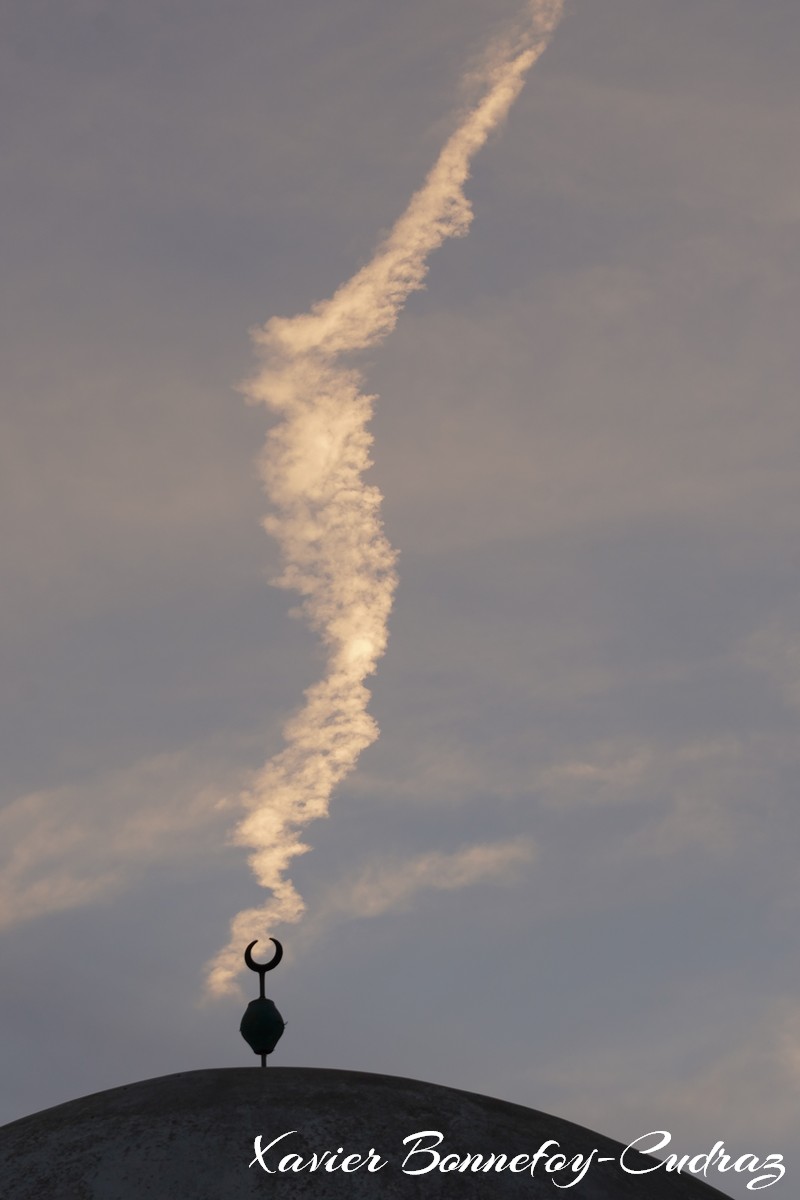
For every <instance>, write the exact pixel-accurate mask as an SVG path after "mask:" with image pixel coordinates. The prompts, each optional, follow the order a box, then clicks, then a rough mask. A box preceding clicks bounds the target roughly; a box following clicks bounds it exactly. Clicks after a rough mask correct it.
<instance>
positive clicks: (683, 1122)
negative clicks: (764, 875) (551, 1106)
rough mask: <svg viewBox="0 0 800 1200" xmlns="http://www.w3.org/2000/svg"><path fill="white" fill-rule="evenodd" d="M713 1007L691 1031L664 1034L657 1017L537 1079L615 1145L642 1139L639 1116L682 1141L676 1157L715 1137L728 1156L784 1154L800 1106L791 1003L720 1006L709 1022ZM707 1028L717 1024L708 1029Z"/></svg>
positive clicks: (796, 1014)
mask: <svg viewBox="0 0 800 1200" xmlns="http://www.w3.org/2000/svg"><path fill="white" fill-rule="evenodd" d="M740 996H742V997H744V996H745V993H744V991H742V992H741V993H740ZM713 1007H714V1005H713V1003H711V1002H710V1001H709V1002H708V1003H706V1004H705V1005H704V1006H702V1007H701V1006H700V1005H698V1006H697V1007H696V1009H695V1020H694V1023H693V1024H691V1025H689V1026H688V1027H685V1028H684V1029H682V1030H677V1031H676V1030H674V1029H672V1030H670V1031H669V1032H666V1031H665V1030H664V1028H663V1022H664V1021H665V1020H667V1019H669V1018H668V1017H667V1016H666V1015H665V1013H664V1012H663V1011H662V1012H659V1013H658V1014H655V1015H654V1027H653V1028H651V1030H650V1032H649V1036H648V1035H647V1034H645V1035H644V1041H642V1037H643V1035H642V1034H641V1033H640V1032H638V1031H637V1034H636V1036H635V1038H631V1040H630V1041H629V1042H628V1043H626V1044H621V1045H616V1046H614V1047H607V1048H603V1049H602V1050H598V1048H597V1047H596V1046H595V1047H592V1048H586V1049H585V1050H584V1052H583V1053H582V1054H581V1057H580V1059H575V1060H574V1061H567V1062H562V1063H560V1064H558V1065H553V1066H551V1067H548V1066H543V1067H542V1068H541V1069H540V1070H539V1072H538V1074H539V1078H540V1079H541V1080H542V1082H543V1084H544V1086H550V1087H552V1088H554V1090H555V1091H556V1092H560V1091H561V1090H562V1089H564V1090H565V1091H566V1092H568V1093H572V1094H573V1095H574V1096H576V1097H579V1099H577V1100H576V1101H575V1102H574V1104H575V1107H574V1109H573V1117H574V1118H576V1119H578V1120H580V1121H582V1122H585V1123H587V1124H589V1125H591V1126H592V1127H593V1128H597V1129H599V1130H602V1131H610V1132H612V1134H613V1136H615V1137H618V1138H622V1139H627V1138H629V1137H636V1136H639V1135H640V1134H642V1133H645V1132H646V1129H645V1128H644V1127H642V1114H643V1113H646V1114H647V1116H646V1120H647V1122H648V1123H649V1124H648V1126H647V1128H664V1129H670V1131H671V1132H672V1133H673V1141H674V1143H675V1145H676V1146H677V1145H679V1144H681V1143H685V1144H684V1145H682V1146H681V1152H682V1153H688V1152H691V1153H696V1152H697V1151H698V1150H700V1149H702V1148H703V1143H704V1142H708V1143H709V1146H710V1145H711V1144H713V1143H714V1142H715V1141H716V1140H717V1139H718V1138H719V1139H722V1140H724V1141H725V1142H726V1144H727V1145H728V1146H729V1147H731V1146H734V1147H738V1149H737V1151H736V1152H737V1154H741V1153H743V1152H744V1151H746V1150H750V1149H752V1148H753V1146H754V1144H761V1145H766V1144H768V1145H769V1148H770V1150H772V1151H777V1152H781V1151H785V1150H788V1149H792V1148H793V1147H792V1146H791V1144H788V1145H787V1139H789V1138H793V1137H794V1136H795V1135H796V1125H797V1119H796V1114H797V1109H798V1103H800V1006H799V1005H798V1003H797V1001H796V999H794V998H792V997H788V996H777V997H771V998H769V999H768V1000H766V1001H763V1002H762V1003H761V1005H760V1010H759V1011H757V1013H756V1015H755V1017H753V1015H752V1012H747V1013H745V1014H741V1013H740V1014H739V1015H738V1016H737V1017H735V1018H732V1017H731V1016H730V1015H729V1014H727V1015H726V1014H725V1012H724V1005H720V1012H719V1013H718V1014H717V1015H716V1017H715V1014H714V1013H713V1011H712V1010H713ZM707 1022H711V1023H712V1024H716V1032H713V1031H711V1030H710V1029H709V1028H708V1026H707V1024H706V1023H707ZM720 1029H721V1030H722V1031H723V1037H722V1039H720V1037H719V1031H720ZM671 1076H672V1078H670V1077H671ZM676 1076H677V1077H676ZM609 1080H614V1086H613V1088H609ZM748 1143H749V1145H748ZM706 1148H708V1147H706ZM709 1182H712V1181H711V1180H709Z"/></svg>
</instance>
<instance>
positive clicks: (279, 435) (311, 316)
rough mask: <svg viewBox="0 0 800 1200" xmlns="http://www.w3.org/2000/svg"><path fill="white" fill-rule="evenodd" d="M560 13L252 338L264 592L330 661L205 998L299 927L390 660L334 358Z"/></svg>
mask: <svg viewBox="0 0 800 1200" xmlns="http://www.w3.org/2000/svg"><path fill="white" fill-rule="evenodd" d="M562 9H563V0H532V2H531V3H530V4H529V5H528V6H527V8H526V11H525V16H524V20H522V21H521V22H520V24H519V25H518V27H517V28H516V29H515V30H512V31H511V32H510V33H509V34H508V35H507V37H506V38H505V39H504V40H503V41H502V42H498V43H496V44H495V45H494V46H493V47H492V49H491V51H490V53H489V54H488V55H487V57H486V60H485V64H484V66H483V68H482V70H481V72H480V73H479V80H478V82H480V84H481V85H482V88H483V95H482V97H481V99H480V100H479V101H478V102H477V103H476V104H475V105H474V106H473V107H472V108H471V109H470V110H469V111H468V112H467V113H466V115H465V116H464V117H463V119H462V120H461V122H460V123H459V125H458V127H457V128H456V130H455V132H454V133H453V134H452V135H451V137H450V138H449V139H448V141H447V143H446V144H445V146H444V147H443V149H442V151H441V153H440V155H439V158H438V159H437V161H436V163H435V164H434V166H433V168H432V170H431V171H430V173H429V175H428V177H427V179H426V181H425V183H424V185H423V186H422V188H420V190H419V191H418V192H417V193H416V194H415V195H414V196H413V197H412V199H411V202H410V203H409V205H408V207H407V209H406V211H405V212H404V213H403V214H402V216H401V217H400V218H399V220H398V221H397V223H396V224H395V226H394V228H393V229H392V230H391V232H390V233H389V235H388V237H387V238H386V239H385V241H384V242H383V243H382V244H381V245H380V246H379V247H378V249H377V251H376V253H375V254H374V256H373V258H372V259H371V261H370V262H369V263H368V264H367V265H366V266H365V267H363V268H362V269H361V270H360V271H358V272H357V273H356V274H355V275H354V276H353V277H352V278H351V279H349V280H348V281H347V282H346V283H344V284H343V285H342V286H341V287H340V288H339V289H338V290H337V291H336V292H335V294H334V295H333V296H332V297H331V298H330V299H329V300H326V301H322V302H320V303H318V304H315V305H314V306H313V308H312V309H311V311H310V312H309V313H304V314H301V315H299V316H295V317H291V318H282V317H280V318H279V317H276V318H273V319H272V320H270V321H268V322H267V324H266V325H265V326H264V327H263V329H259V330H258V331H257V332H256V333H255V335H254V338H255V342H256V345H257V347H258V349H259V351H260V352H261V354H262V356H263V358H264V360H265V366H264V369H263V370H262V371H261V372H260V373H259V374H258V375H257V376H256V377H255V378H254V379H253V380H251V381H250V382H249V383H248V385H247V388H246V392H247V395H248V398H249V399H250V401H251V402H253V403H263V404H265V405H266V406H267V407H268V408H270V409H272V410H273V411H274V412H276V413H278V414H280V416H281V417H282V420H281V421H280V422H279V423H278V424H277V425H276V427H275V428H274V429H273V430H272V431H271V432H270V434H269V436H268V438H267V443H266V446H265V449H264V453H263V458H262V461H261V472H262V478H263V481H264V487H265V491H266V493H267V496H268V497H269V499H270V501H271V503H272V514H271V515H270V516H269V517H268V518H267V519H266V520H265V522H264V525H265V528H266V529H267V531H268V532H269V533H270V534H272V535H273V537H275V538H276V540H277V541H278V542H279V544H280V547H281V551H282V556H283V564H284V566H283V572H282V574H281V576H280V577H279V578H278V579H277V580H276V581H275V582H276V583H277V584H278V586H280V587H285V588H289V589H292V590H295V591H297V592H299V593H300V595H301V596H302V611H303V613H304V614H305V616H306V618H307V620H308V622H309V624H310V625H311V627H312V628H313V629H314V630H315V631H316V632H317V633H318V634H319V636H320V637H321V639H322V642H323V644H324V646H325V647H326V650H327V673H326V675H325V678H324V679H322V680H321V681H320V682H319V683H316V684H314V685H313V686H312V687H310V688H309V689H308V690H307V691H306V693H305V704H304V706H303V707H302V708H301V709H300V711H299V712H298V713H297V714H296V715H295V716H294V717H293V718H292V719H291V720H290V721H289V722H288V723H287V725H286V727H285V729H284V738H285V747H284V749H283V750H281V751H280V753H278V754H277V755H276V756H275V757H274V758H272V759H270V760H269V762H267V763H266V765H265V766H264V767H263V769H262V770H261V771H260V772H259V773H258V774H257V775H256V776H255V777H254V779H253V780H252V782H251V785H250V788H249V790H248V792H247V793H246V794H245V795H244V797H243V803H244V805H245V808H246V809H247V815H246V816H245V817H244V819H243V820H242V821H241V822H240V823H239V825H238V826H237V827H236V830H235V832H234V835H233V837H234V840H235V842H236V843H237V844H238V845H241V846H245V847H247V848H248V849H249V850H250V855H249V862H250V865H251V867H252V869H253V872H254V873H255V876H256V878H257V880H258V882H259V883H260V884H261V885H262V886H263V887H264V888H267V889H269V891H270V892H271V896H270V898H269V899H268V900H267V902H266V903H265V904H264V905H263V906H261V907H259V908H251V909H246V910H245V911H243V912H240V913H239V914H238V915H237V916H236V917H234V919H233V921H232V923H231V936H230V941H229V943H228V945H227V946H226V947H225V948H224V949H223V950H221V951H220V953H219V954H218V955H217V956H216V957H215V958H214V959H213V960H212V962H211V964H210V966H209V971H208V986H209V989H210V990H211V991H212V992H215V993H222V992H225V991H227V990H229V989H230V988H231V986H232V983H233V980H234V977H235V975H236V974H237V973H238V971H239V969H240V967H241V953H242V946H243V945H244V944H245V943H247V942H248V941H250V940H252V938H253V937H254V936H257V937H262V938H263V937H265V936H266V935H267V933H268V932H269V931H270V930H271V929H273V928H274V926H275V925H276V924H277V923H279V922H293V921H297V920H299V918H300V917H301V916H302V913H303V911H304V904H303V901H302V898H301V897H300V895H299V894H298V892H297V890H296V888H295V887H294V885H293V883H292V882H291V880H290V879H289V878H288V876H287V870H288V868H289V865H290V863H291V861H292V859H293V858H295V857H296V856H297V855H299V854H303V853H304V852H305V851H306V850H307V849H308V846H307V845H305V844H304V842H303V841H302V840H301V837H300V830H301V829H302V828H303V827H304V826H305V825H307V824H308V823H309V822H310V821H312V820H315V819H317V818H319V817H324V816H326V815H327V812H328V802H329V799H330V796H331V793H332V791H333V789H334V788H335V787H336V785H337V784H338V783H339V782H340V781H341V780H342V779H343V778H344V777H345V776H346V775H347V774H348V772H350V771H351V770H352V769H353V767H354V766H355V763H356V761H357V759H358V756H359V755H360V754H361V752H362V751H363V750H364V749H365V748H366V747H367V746H369V745H370V744H371V743H372V742H373V741H375V739H376V738H377V736H378V728H377V725H376V723H375V721H374V720H373V718H372V717H371V716H370V715H369V713H368V712H367V703H368V701H369V692H368V690H367V688H366V686H365V683H364V681H365V679H366V678H367V677H368V676H369V675H371V674H372V673H373V672H374V671H375V668H376V664H377V661H378V659H379V658H380V657H381V655H382V654H383V653H384V650H385V648H386V641H387V621H388V616H389V611H390V609H391V604H392V597H393V593H394V588H395V584H396V576H395V553H394V551H393V550H392V548H391V546H390V545H389V543H388V541H387V539H386V537H385V536H384V533H383V529H382V525H381V520H380V515H379V507H380V501H381V495H380V492H379V491H378V489H377V488H376V487H374V486H372V485H370V484H367V483H366V482H365V481H364V472H365V471H366V470H367V468H368V467H369V466H370V465H371V464H370V456H369V449H370V445H371V442H372V438H371V435H370V434H369V433H368V431H367V424H368V422H369V420H370V418H371V416H372V405H373V400H374V397H373V396H369V395H366V394H364V393H363V392H362V391H361V384H362V379H361V375H360V373H359V372H358V371H357V370H355V369H354V368H353V367H352V366H347V365H344V364H343V361H342V360H343V359H346V357H347V356H348V355H350V354H352V353H353V352H355V351H359V350H363V349H366V348H367V347H369V346H374V345H376V344H377V343H379V342H380V341H382V340H383V339H384V338H385V337H386V336H387V334H389V333H390V332H391V330H392V329H393V328H394V326H395V324H396V321H397V318H398V315H399V313H400V311H401V309H402V307H403V305H404V303H405V301H406V299H407V298H408V296H409V295H410V294H411V292H413V291H416V290H417V289H419V288H420V287H422V285H423V282H424V279H425V276H426V273H427V269H428V266H427V264H428V257H429V255H430V254H431V252H432V251H433V250H435V249H436V248H437V247H438V246H440V245H441V244H442V242H443V241H445V240H446V239H447V238H450V237H459V236H463V235H464V234H466V232H467V230H468V228H469V225H470V222H471V219H472V211H471V208H470V204H469V202H468V200H467V199H466V197H465V195H464V192H463V187H464V184H465V182H466V180H467V178H468V176H469V168H470V163H471V161H472V158H473V156H474V155H475V154H476V153H477V151H478V150H480V148H481V147H482V146H483V144H484V143H485V141H486V139H487V138H488V136H489V134H490V133H491V132H492V131H493V130H494V129H496V128H497V126H498V125H499V124H500V123H501V122H502V121H503V119H504V118H505V117H506V115H507V113H508V111H509V109H510V108H511V105H512V104H513V103H514V100H515V99H516V97H517V96H518V95H519V92H520V91H521V89H522V87H523V84H524V82H525V77H526V74H527V72H528V71H529V70H530V68H531V67H532V66H533V64H534V63H535V62H536V60H537V59H538V58H539V56H540V55H541V54H542V52H543V51H544V50H545V48H546V46H547V44H548V41H549V39H550V37H551V35H552V33H553V31H554V30H555V27H556V25H557V24H558V21H559V20H560V17H561V13H562ZM474 78H475V77H474V76H473V79H474Z"/></svg>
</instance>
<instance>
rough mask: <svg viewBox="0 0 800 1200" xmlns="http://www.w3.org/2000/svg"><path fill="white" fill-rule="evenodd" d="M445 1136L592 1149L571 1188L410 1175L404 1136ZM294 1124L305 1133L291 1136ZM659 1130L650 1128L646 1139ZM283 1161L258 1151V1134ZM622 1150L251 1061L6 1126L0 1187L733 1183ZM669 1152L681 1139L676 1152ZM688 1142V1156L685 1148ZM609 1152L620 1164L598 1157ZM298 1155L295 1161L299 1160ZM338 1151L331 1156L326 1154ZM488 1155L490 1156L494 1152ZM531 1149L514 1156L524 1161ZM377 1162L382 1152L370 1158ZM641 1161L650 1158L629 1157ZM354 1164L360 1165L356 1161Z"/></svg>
mask: <svg viewBox="0 0 800 1200" xmlns="http://www.w3.org/2000/svg"><path fill="white" fill-rule="evenodd" d="M424 1130H437V1131H439V1132H440V1133H442V1134H443V1135H444V1136H443V1141H442V1143H441V1144H440V1145H439V1146H438V1153H440V1154H447V1153H450V1154H456V1155H458V1157H459V1159H461V1160H463V1159H464V1157H465V1156H467V1155H477V1154H481V1155H484V1156H485V1155H489V1154H494V1155H499V1154H505V1155H507V1156H508V1159H509V1160H510V1159H511V1158H513V1156H515V1155H528V1156H532V1155H534V1154H535V1152H536V1151H537V1150H538V1149H539V1147H540V1146H541V1145H542V1144H543V1143H544V1142H547V1141H548V1140H550V1139H553V1140H554V1141H556V1142H558V1143H559V1144H560V1145H559V1147H558V1148H557V1147H555V1146H551V1147H550V1148H549V1150H548V1152H547V1153H548V1155H550V1154H554V1153H557V1151H558V1150H559V1149H560V1150H561V1151H562V1152H563V1153H564V1154H565V1155H566V1157H567V1159H571V1158H574V1156H575V1155H577V1154H582V1155H589V1154H591V1152H592V1151H595V1154H594V1157H593V1159H592V1162H591V1164H590V1166H589V1168H588V1170H587V1171H586V1174H585V1175H584V1176H583V1178H582V1179H581V1180H580V1182H578V1183H576V1184H575V1185H574V1186H573V1187H571V1188H569V1189H567V1190H566V1191H562V1190H560V1189H556V1188H554V1186H553V1182H554V1179H555V1178H557V1179H559V1182H561V1183H567V1182H569V1181H570V1180H572V1179H574V1178H575V1175H574V1174H573V1173H572V1172H571V1171H570V1170H569V1168H565V1169H562V1171H561V1173H560V1175H555V1176H554V1175H548V1174H547V1172H546V1170H545V1169H544V1164H543V1162H539V1163H538V1165H537V1166H536V1169H535V1173H534V1175H533V1176H531V1173H530V1169H529V1168H527V1169H524V1170H520V1171H519V1173H516V1174H515V1173H512V1172H511V1170H510V1169H506V1170H504V1171H502V1172H496V1171H495V1170H491V1171H489V1172H482V1171H478V1172H477V1173H473V1172H472V1170H470V1169H469V1168H468V1169H467V1170H465V1171H458V1170H454V1171H452V1172H450V1173H441V1172H439V1171H438V1170H433V1171H430V1172H428V1173H426V1174H420V1175H412V1174H409V1173H404V1171H403V1169H402V1167H403V1160H404V1158H405V1156H406V1155H407V1154H408V1153H409V1151H410V1150H411V1149H412V1145H411V1143H409V1144H408V1145H406V1146H404V1145H403V1138H405V1137H408V1136H409V1135H411V1134H417V1133H420V1132H421V1131H424ZM290 1131H296V1132H290ZM647 1131H648V1127H644V1128H642V1130H641V1131H639V1132H640V1133H642V1134H644V1133H646V1132H647ZM281 1134H288V1136H286V1137H284V1138H282V1139H281V1140H280V1141H279V1142H278V1144H277V1145H276V1146H275V1147H274V1148H273V1149H272V1150H270V1151H268V1152H267V1153H266V1154H265V1155H264V1161H265V1162H266V1164H267V1165H268V1166H270V1167H271V1168H272V1169H273V1170H275V1171H276V1173H275V1174H267V1173H266V1172H265V1171H264V1170H263V1168H262V1167H261V1166H260V1165H259V1163H258V1162H257V1161H256V1163H255V1165H254V1166H253V1167H250V1166H249V1164H250V1162H251V1161H253V1160H254V1157H255V1156H254V1150H253V1142H254V1139H255V1138H256V1136H257V1135H261V1137H262V1146H263V1147H267V1146H268V1144H269V1143H270V1142H271V1141H272V1140H273V1139H275V1138H280V1136H281ZM425 1140H426V1141H433V1138H429V1139H425ZM340 1147H341V1148H342V1151H341V1153H340V1154H338V1155H337V1157H336V1158H334V1159H333V1162H334V1164H337V1163H341V1161H342V1159H343V1158H345V1156H347V1155H355V1154H360V1155H362V1156H364V1157H365V1158H366V1157H367V1156H368V1154H369V1151H370V1150H371V1149H374V1151H375V1152H376V1153H377V1155H379V1156H380V1159H381V1160H383V1161H386V1162H387V1165H386V1166H385V1167H383V1168H381V1169H380V1170H378V1171H376V1172H373V1173H370V1172H368V1170H367V1169H366V1165H364V1166H361V1167H359V1168H358V1169H356V1170H353V1171H352V1172H351V1173H349V1174H348V1173H345V1172H344V1171H343V1170H342V1169H337V1170H335V1171H327V1170H325V1169H324V1166H322V1167H320V1168H319V1169H317V1170H316V1171H313V1172H312V1171H309V1170H308V1169H306V1170H303V1171H302V1172H299V1173H296V1172H284V1173H280V1172H278V1171H277V1168H278V1164H279V1163H280V1162H281V1160H282V1159H284V1158H285V1157H286V1156H287V1155H292V1154H294V1155H299V1156H300V1159H301V1160H303V1161H306V1162H307V1161H308V1160H309V1157H310V1155H311V1154H312V1153H314V1152H316V1153H317V1154H321V1153H322V1152H323V1151H325V1150H328V1151H331V1152H333V1153H334V1154H336V1153H337V1152H338V1151H339V1148H340ZM623 1149H624V1147H623V1146H622V1144H621V1143H619V1142H613V1141H611V1140H610V1139H609V1138H606V1137H602V1136H601V1135H600V1134H596V1133H592V1131H591V1130H589V1129H584V1128H582V1127H581V1126H579V1125H573V1124H572V1123H571V1122H569V1121H563V1120H561V1119H560V1118H558V1117H551V1116H548V1115H547V1114H546V1113H541V1112H537V1111H535V1110H534V1109H529V1108H523V1107H521V1106H520V1105H518V1104H508V1103H506V1102H505V1101H503V1100H494V1099H491V1098H490V1097H488V1096H478V1095H474V1094H473V1093H471V1092H461V1091H456V1090H455V1089H454V1088H447V1087H438V1086H437V1085H436V1084H432V1083H421V1082H418V1081H417V1080H413V1079H399V1078H396V1077H394V1076H388V1075H368V1074H364V1073H362V1072H358V1071H328V1070H317V1069H312V1068H302V1067H267V1069H266V1070H262V1069H261V1068H260V1067H240V1068H233V1069H228V1070H214V1071H188V1072H185V1073H183V1074H180V1075H167V1076H164V1077H163V1078H161V1079H149V1080H146V1081H145V1082H143V1083H132V1084H128V1085H127V1086H126V1087H120V1088H113V1089H112V1090H111V1091H107V1092H98V1093H97V1094H95V1095H93V1096H85V1097H84V1098H83V1099H80V1100H72V1101H70V1102H69V1103H68V1104H61V1105H59V1106H58V1107H57V1108H50V1109H47V1110H45V1111H44V1112H41V1113H37V1114H35V1115H34V1116H31V1117H24V1118H23V1119H22V1120H20V1121H14V1122H12V1124H10V1125H6V1126H4V1127H3V1128H2V1129H0V1181H2V1182H1V1183H0V1188H2V1195H3V1197H4V1200H249V1198H250V1197H260V1198H262V1200H263V1198H264V1197H269V1198H270V1200H289V1197H291V1198H292V1200H298V1198H300V1197H306V1196H312V1195H314V1196H325V1197H328V1198H333V1200H335V1198H336V1197H339V1196H341V1197H347V1200H358V1198H359V1197H365V1196H375V1197H377V1196H381V1197H387V1198H388V1200H391V1198H392V1197H396V1196H397V1197H399V1196H418V1197H425V1198H426V1200H438V1197H443V1196H453V1197H456V1196H457V1197H479V1196H480V1197H487V1196H500V1197H506V1196H507V1197H509V1198H510V1197H520V1198H521V1197H525V1198H526V1200H544V1198H545V1197H546V1198H547V1200H554V1197H555V1196H557V1195H566V1196H573V1197H575V1198H576V1200H578V1198H580V1200H714V1197H716V1198H717V1200H721V1197H722V1193H721V1192H719V1191H717V1190H716V1189H715V1188H711V1187H709V1186H707V1185H706V1184H703V1183H702V1182H701V1181H700V1180H698V1179H696V1178H694V1177H692V1176H688V1175H685V1174H677V1173H672V1174H667V1173H666V1172H665V1170H664V1169H663V1168H659V1169H658V1170H656V1171H654V1172H652V1173H651V1174H642V1175H633V1174H626V1173H625V1171H623V1170H622V1169H621V1167H620V1166H619V1159H620V1154H621V1153H622V1151H623ZM671 1149H678V1148H677V1147H671ZM685 1150H686V1151H690V1150H692V1151H693V1148H692V1147H686V1148H685ZM601 1157H608V1158H609V1159H610V1160H611V1161H609V1162H604V1163H600V1162H598V1161H597V1160H598V1159H599V1158H601ZM291 1161H293V1162H295V1163H296V1162H297V1161H298V1160H297V1159H295V1160H291ZM328 1161H330V1159H328ZM432 1161H434V1160H433V1158H432V1155H431V1154H429V1153H423V1151H422V1149H421V1148H420V1150H419V1151H418V1152H417V1154H416V1155H415V1156H414V1157H412V1158H411V1159H410V1160H407V1162H406V1168H407V1170H408V1171H410V1170H412V1169H414V1168H415V1167H417V1166H419V1167H424V1166H425V1165H427V1164H430V1163H431V1162H432ZM483 1161H484V1162H485V1159H484V1160H483ZM521 1161H522V1160H521V1159H520V1160H518V1163H517V1166H518V1169H519V1166H520V1163H521ZM374 1162H375V1160H373V1165H374ZM626 1162H627V1163H628V1165H630V1166H632V1167H636V1166H639V1167H641V1166H652V1165H654V1164H655V1162H656V1160H655V1159H652V1158H650V1159H645V1158H643V1157H642V1156H640V1155H635V1154H634V1153H633V1152H629V1154H628V1155H627V1157H626ZM349 1165H350V1167H351V1168H353V1167H356V1166H357V1163H356V1161H355V1159H351V1160H350V1163H349Z"/></svg>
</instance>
